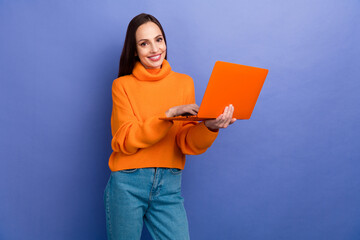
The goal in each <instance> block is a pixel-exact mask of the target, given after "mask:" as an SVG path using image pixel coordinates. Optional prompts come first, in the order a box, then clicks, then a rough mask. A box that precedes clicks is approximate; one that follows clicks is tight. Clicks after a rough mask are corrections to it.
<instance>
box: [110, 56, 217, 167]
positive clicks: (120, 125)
mask: <svg viewBox="0 0 360 240" xmlns="http://www.w3.org/2000/svg"><path fill="white" fill-rule="evenodd" d="M112 97H113V110H112V115H111V129H112V135H113V139H112V141H111V146H112V149H113V153H112V154H111V156H110V159H109V167H110V169H111V171H119V170H124V169H130V168H146V167H167V168H179V169H184V165H185V154H201V153H203V152H205V151H206V149H207V148H208V147H210V146H211V144H212V143H213V141H214V140H215V138H216V137H217V134H218V133H217V132H212V131H210V130H209V129H208V128H207V127H206V126H205V125H204V123H197V122H183V121H174V122H172V121H165V120H159V117H165V116H166V115H165V112H166V111H167V110H168V109H169V108H171V107H174V106H178V105H184V104H192V103H195V92H194V83H193V81H192V79H191V78H190V77H189V76H187V75H185V74H180V73H176V72H173V71H172V70H171V67H170V65H169V63H168V62H167V61H166V60H164V62H163V64H162V68H161V69H152V70H149V69H145V68H144V67H143V65H142V64H141V63H140V62H137V63H136V65H135V67H134V69H133V72H132V74H130V75H127V76H122V77H120V78H117V79H115V80H114V82H113V86H112Z"/></svg>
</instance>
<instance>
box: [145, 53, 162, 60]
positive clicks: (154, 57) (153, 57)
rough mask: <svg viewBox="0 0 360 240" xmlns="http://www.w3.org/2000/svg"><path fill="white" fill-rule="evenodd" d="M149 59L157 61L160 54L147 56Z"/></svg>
mask: <svg viewBox="0 0 360 240" xmlns="http://www.w3.org/2000/svg"><path fill="white" fill-rule="evenodd" d="M148 58H149V59H150V60H151V61H154V62H155V61H159V60H160V58H161V54H159V55H154V56H151V57H148Z"/></svg>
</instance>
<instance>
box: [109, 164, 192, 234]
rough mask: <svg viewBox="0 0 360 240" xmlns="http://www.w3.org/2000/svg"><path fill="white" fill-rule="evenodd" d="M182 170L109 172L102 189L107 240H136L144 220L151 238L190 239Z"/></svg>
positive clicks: (161, 169) (143, 169) (160, 169)
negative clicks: (182, 186) (182, 193)
mask: <svg viewBox="0 0 360 240" xmlns="http://www.w3.org/2000/svg"><path fill="white" fill-rule="evenodd" d="M181 173H182V172H181V170H179V169H175V168H139V169H130V170H122V171H117V172H112V173H111V175H110V179H109V181H108V183H107V185H106V188H105V192H104V203H105V210H106V228H107V235H108V239H109V240H120V239H124V240H131V239H136V240H139V239H140V237H141V231H142V228H143V222H145V224H146V227H147V228H148V230H149V232H150V234H151V236H152V237H153V239H154V240H160V239H171V240H177V239H179V240H184V239H190V238H189V230H188V221H187V217H186V212H185V208H184V204H183V202H184V200H183V198H182V196H181Z"/></svg>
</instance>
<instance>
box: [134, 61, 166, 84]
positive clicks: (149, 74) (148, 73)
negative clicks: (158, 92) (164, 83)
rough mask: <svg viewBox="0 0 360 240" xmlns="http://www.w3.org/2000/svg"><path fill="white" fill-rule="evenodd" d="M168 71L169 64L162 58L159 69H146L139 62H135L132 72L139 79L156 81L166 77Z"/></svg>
mask: <svg viewBox="0 0 360 240" xmlns="http://www.w3.org/2000/svg"><path fill="white" fill-rule="evenodd" d="M170 71H171V67H170V64H169V62H168V61H166V59H164V61H163V63H162V66H161V68H160V69H146V68H145V67H144V66H143V65H142V64H141V63H140V62H136V64H135V67H134V69H133V71H132V74H133V75H134V76H135V77H136V78H137V79H138V80H141V81H157V80H160V79H163V78H164V77H166V76H167V75H168V74H169V73H170Z"/></svg>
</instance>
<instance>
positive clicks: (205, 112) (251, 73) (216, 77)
mask: <svg viewBox="0 0 360 240" xmlns="http://www.w3.org/2000/svg"><path fill="white" fill-rule="evenodd" d="M268 71H269V70H268V69H264V68H258V67H252V66H246V65H241V64H236V63H229V62H222V61H217V62H216V63H215V65H214V68H213V71H212V73H211V76H210V80H209V83H208V85H207V87H206V91H205V94H204V97H203V99H202V101H201V105H200V108H199V112H198V114H197V115H195V116H194V115H188V116H186V115H185V116H176V117H165V118H159V119H162V120H179V121H204V120H209V119H216V118H217V117H218V116H219V115H220V114H222V113H223V111H224V109H225V107H226V106H228V105H229V104H232V105H233V106H234V113H233V117H234V118H236V119H238V120H241V119H243V120H245V119H250V117H251V114H252V112H253V110H254V107H255V104H256V101H257V99H258V97H259V94H260V91H261V88H262V86H263V84H264V81H265V78H266V76H267V74H268Z"/></svg>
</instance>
